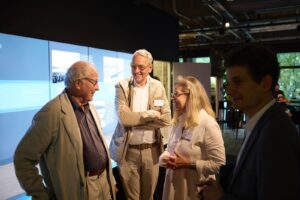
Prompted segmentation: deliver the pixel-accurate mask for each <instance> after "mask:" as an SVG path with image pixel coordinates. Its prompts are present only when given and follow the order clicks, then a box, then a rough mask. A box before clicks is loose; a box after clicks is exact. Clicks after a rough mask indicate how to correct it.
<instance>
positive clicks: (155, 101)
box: [154, 99, 164, 106]
mask: <svg viewBox="0 0 300 200" xmlns="http://www.w3.org/2000/svg"><path fill="white" fill-rule="evenodd" d="M163 105H164V100H161V99H155V100H154V106H163Z"/></svg>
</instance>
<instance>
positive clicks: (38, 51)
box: [0, 33, 49, 164]
mask: <svg viewBox="0 0 300 200" xmlns="http://www.w3.org/2000/svg"><path fill="white" fill-rule="evenodd" d="M0 96H1V98H0V127H1V131H0V137H1V139H0V164H1V163H5V162H9V161H10V160H11V159H12V156H13V153H14V150H15V148H16V145H17V144H18V142H19V140H20V139H21V138H22V136H23V135H24V133H25V132H26V130H27V128H28V127H29V125H30V123H31V119H32V117H33V115H34V114H35V113H36V111H37V110H38V109H40V108H41V106H43V105H44V104H45V103H46V102H47V101H48V100H49V54H48V41H45V40H39V39H33V38H27V37H21V36H15V35H9V34H2V33H0Z"/></svg>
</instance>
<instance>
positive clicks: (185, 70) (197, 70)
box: [173, 63, 211, 97]
mask: <svg viewBox="0 0 300 200" xmlns="http://www.w3.org/2000/svg"><path fill="white" fill-rule="evenodd" d="M177 76H194V77H196V78H198V80H199V81H200V82H201V83H202V85H203V87H204V88H205V90H206V92H207V95H208V97H210V76H211V66H210V64H208V63H173V85H174V81H175V80H176V77H177Z"/></svg>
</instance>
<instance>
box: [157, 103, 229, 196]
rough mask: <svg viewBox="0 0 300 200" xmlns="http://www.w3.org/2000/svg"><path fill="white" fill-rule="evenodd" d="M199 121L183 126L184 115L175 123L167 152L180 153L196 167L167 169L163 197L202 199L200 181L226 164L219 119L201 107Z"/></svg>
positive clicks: (161, 162)
mask: <svg viewBox="0 0 300 200" xmlns="http://www.w3.org/2000/svg"><path fill="white" fill-rule="evenodd" d="M199 115H200V122H199V125H198V126H196V127H194V128H190V129H185V130H184V131H182V130H183V119H182V117H181V118H180V120H179V123H178V124H176V125H174V126H173V127H172V131H171V134H170V139H169V143H168V147H167V150H166V151H165V152H164V153H163V154H162V155H161V156H160V165H163V164H164V163H163V161H162V158H163V157H164V155H165V154H170V155H174V152H176V153H177V154H180V155H182V156H184V157H186V158H188V159H190V160H191V161H193V162H195V163H196V169H191V168H181V169H175V170H173V169H169V168H168V169H167V170H166V177H165V184H164V190H163V199H164V200H199V197H198V189H199V188H197V184H198V183H199V182H200V181H203V180H207V179H208V178H209V177H214V176H215V174H217V173H218V172H219V168H220V166H221V165H224V164H225V149H224V142H223V138H222V133H221V130H220V127H219V125H218V123H217V122H216V120H215V119H214V118H213V117H211V116H210V115H208V114H207V112H206V111H205V110H203V109H202V110H201V111H200V113H199Z"/></svg>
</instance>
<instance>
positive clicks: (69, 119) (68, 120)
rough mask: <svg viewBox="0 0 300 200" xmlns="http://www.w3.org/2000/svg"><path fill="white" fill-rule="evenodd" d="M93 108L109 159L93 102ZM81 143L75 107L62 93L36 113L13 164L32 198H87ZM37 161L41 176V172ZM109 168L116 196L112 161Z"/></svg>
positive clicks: (77, 199) (24, 187) (110, 179)
mask: <svg viewBox="0 0 300 200" xmlns="http://www.w3.org/2000/svg"><path fill="white" fill-rule="evenodd" d="M90 109H91V112H92V115H93V117H94V119H95V122H96V124H97V128H98V130H99V133H100V137H101V138H102V140H103V142H104V146H105V148H106V151H107V154H108V158H110V155H109V152H108V149H107V145H106V143H105V141H104V138H103V133H102V129H101V124H100V119H99V117H98V114H97V111H96V108H95V107H94V106H93V105H91V104H90ZM82 146H83V145H82V139H81V134H80V129H79V126H78V124H77V119H76V116H75V113H74V110H73V107H72V105H71V102H70V101H69V98H68V96H67V94H66V93H65V92H63V93H62V94H60V95H59V96H57V97H56V98H54V99H53V100H51V101H50V102H48V103H47V104H46V105H45V106H44V107H43V108H42V109H41V110H40V111H39V112H38V113H37V114H36V115H35V116H34V119H33V121H32V125H31V127H30V128H29V129H28V131H27V133H26V134H25V136H24V137H23V139H22V140H21V142H20V143H19V145H18V147H17V149H16V152H15V156H14V165H15V171H16V175H17V178H18V180H19V182H20V184H21V186H22V188H23V189H24V190H25V191H26V193H27V194H28V195H31V196H32V199H43V200H44V199H60V200H63V199H64V200H70V199H72V200H84V199H85V196H84V195H85V184H86V181H85V174H84V173H85V172H84V163H83V149H82V148H83V147H82ZM108 160H109V161H110V159H108ZM38 163H39V164H40V169H41V173H42V176H41V175H39V173H38V168H37V166H36V165H37V164H38ZM107 171H108V176H109V178H108V183H109V184H110V186H111V190H112V194H113V195H114V194H115V191H114V189H115V188H114V186H113V185H114V184H115V180H114V178H113V175H112V167H111V163H110V162H108V166H107ZM43 181H44V182H45V184H46V185H47V188H45V187H44V185H43ZM113 198H114V199H115V197H113Z"/></svg>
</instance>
